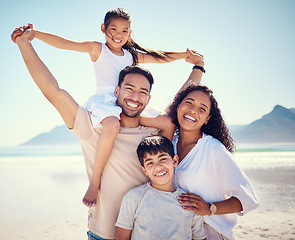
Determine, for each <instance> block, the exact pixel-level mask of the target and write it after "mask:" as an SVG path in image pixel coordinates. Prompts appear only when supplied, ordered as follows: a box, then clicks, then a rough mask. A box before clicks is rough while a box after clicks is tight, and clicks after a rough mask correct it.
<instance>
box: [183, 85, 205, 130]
mask: <svg viewBox="0 0 295 240" xmlns="http://www.w3.org/2000/svg"><path fill="white" fill-rule="evenodd" d="M210 109H211V102H210V98H209V96H208V95H207V94H206V93H203V92H201V91H192V92H190V93H189V94H188V95H187V96H186V97H185V98H184V99H183V100H182V102H181V103H180V104H179V105H178V107H177V119H178V122H179V125H180V129H182V130H190V131H199V130H201V127H202V126H203V125H204V124H207V122H208V121H209V119H210V115H209V114H210Z"/></svg>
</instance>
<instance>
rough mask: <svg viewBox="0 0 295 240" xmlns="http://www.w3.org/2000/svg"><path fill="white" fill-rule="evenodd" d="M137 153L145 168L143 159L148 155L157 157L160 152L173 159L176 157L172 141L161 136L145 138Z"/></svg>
mask: <svg viewBox="0 0 295 240" xmlns="http://www.w3.org/2000/svg"><path fill="white" fill-rule="evenodd" d="M136 152H137V157H138V160H139V162H140V164H141V166H143V167H144V164H143V159H144V158H145V156H146V154H150V155H155V154H157V153H159V152H165V153H168V154H169V155H170V156H171V158H173V157H174V155H175V153H174V149H173V144H172V143H171V141H170V140H169V139H168V138H166V137H163V136H159V135H156V136H149V137H146V138H144V139H143V140H142V141H141V142H140V143H139V145H138V147H137V150H136Z"/></svg>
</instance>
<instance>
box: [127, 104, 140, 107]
mask: <svg viewBox="0 0 295 240" xmlns="http://www.w3.org/2000/svg"><path fill="white" fill-rule="evenodd" d="M127 105H128V106H130V107H134V108H136V107H138V105H137V104H134V103H127Z"/></svg>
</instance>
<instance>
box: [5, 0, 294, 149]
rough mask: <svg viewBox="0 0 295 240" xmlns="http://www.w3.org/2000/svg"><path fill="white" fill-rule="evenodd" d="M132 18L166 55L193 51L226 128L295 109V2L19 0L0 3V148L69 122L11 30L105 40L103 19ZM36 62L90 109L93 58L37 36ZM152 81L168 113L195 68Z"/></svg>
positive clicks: (169, 66)
mask: <svg viewBox="0 0 295 240" xmlns="http://www.w3.org/2000/svg"><path fill="white" fill-rule="evenodd" d="M116 7H123V8H125V9H126V10H128V11H129V12H130V13H131V16H132V25H131V28H132V30H133V35H132V37H133V38H134V39H135V41H136V42H138V43H139V44H140V45H142V46H145V47H148V48H151V49H155V50H167V51H185V50H186V49H187V48H190V49H195V50H197V51H199V52H200V53H202V54H203V55H204V58H205V69H206V74H204V76H203V79H202V84H204V85H207V86H208V87H209V88H211V89H212V90H213V92H214V96H215V98H216V99H217V101H218V103H219V107H220V109H221V113H222V115H223V117H224V119H225V121H226V123H227V124H228V125H244V124H249V123H251V122H253V121H255V120H257V119H259V118H261V117H262V116H263V115H265V114H267V113H269V112H270V111H272V109H273V107H274V106H275V105H277V104H280V105H282V106H284V107H286V108H294V107H295V94H294V93H295V73H294V68H295V67H294V66H295V65H294V63H295V61H294V56H295V45H294V43H295V28H294V25H295V14H294V12H295V1H293V0H247V1H246V0H245V1H242V0H240V1H237V0H223V1H218V0H207V1H200V0H182V1H172V0H170V1H166V0H163V1H158V0H157V1H156V0H149V1H138V0H129V1H119V0H115V1H112V0H109V1H99V0H83V1H82V0H72V1H67V0H64V1H60V0H51V1H43V0H38V1H36V0H35V1H34V0H26V1H22V0H16V1H2V2H1V3H0V26H1V27H0V29H1V38H0V41H1V42H0V50H1V55H0V59H1V64H0V72H1V78H0V83H1V87H0V110H1V116H0V147H14V146H17V145H19V144H21V143H23V142H26V141H28V140H29V139H31V138H32V137H35V136H36V135H38V134H40V133H43V132H48V131H50V130H51V129H53V128H54V127H55V126H59V125H63V124H64V123H63V121H62V118H61V117H60V115H59V114H58V112H57V111H56V110H55V109H54V108H53V106H52V105H51V104H50V103H49V102H48V101H47V100H46V99H45V98H44V96H43V95H42V93H41V92H40V90H39V89H38V88H37V86H36V85H35V83H34V82H33V80H32V78H31V77H30V75H29V73H28V71H27V69H26V67H25V64H24V62H23V60H22V57H21V55H20V52H19V50H18V47H17V45H16V44H14V43H13V42H12V41H11V40H10V35H11V33H12V31H13V30H14V29H15V28H16V27H19V26H21V25H25V24H27V23H28V22H30V23H33V24H34V25H35V27H36V29H39V30H42V31H46V32H51V33H55V34H58V35H61V36H63V37H65V38H69V39H72V40H77V41H83V40H95V41H99V42H105V37H104V35H103V34H102V33H101V32H100V25H101V24H102V23H103V18H104V15H105V13H106V12H107V11H108V10H109V9H111V8H116ZM32 44H33V46H34V47H35V49H36V51H37V53H38V55H39V56H40V58H41V59H42V60H43V62H44V63H45V64H46V65H47V67H48V68H49V69H50V71H51V72H52V73H53V75H54V76H55V78H56V79H57V81H58V83H59V85H60V87H61V88H63V89H65V90H67V91H68V92H69V93H70V94H71V95H72V96H73V98H74V99H75V100H76V101H77V102H78V103H79V104H80V105H83V104H84V103H85V102H86V100H87V99H88V97H90V96H91V95H92V94H93V93H94V91H95V79H94V73H93V69H92V64H91V61H90V58H89V55H88V54H86V53H78V52H72V51H66V50H59V49H56V48H53V47H51V46H49V45H46V44H45V43H43V42H41V41H39V40H38V39H35V40H33V41H32ZM141 66H142V67H145V68H148V69H149V70H150V71H151V72H152V74H153V75H154V78H155V84H154V86H153V90H152V93H151V95H152V98H151V101H150V104H152V105H153V106H155V107H157V108H158V109H160V110H161V109H164V108H165V107H166V106H167V105H168V103H169V102H170V101H171V100H172V99H173V97H174V95H175V93H176V92H177V90H178V89H179V88H180V87H181V85H182V84H183V82H184V81H185V80H186V79H187V77H188V76H189V74H190V72H191V68H192V65H191V64H189V63H187V62H185V61H184V60H179V61H177V62H174V63H165V64H145V65H141Z"/></svg>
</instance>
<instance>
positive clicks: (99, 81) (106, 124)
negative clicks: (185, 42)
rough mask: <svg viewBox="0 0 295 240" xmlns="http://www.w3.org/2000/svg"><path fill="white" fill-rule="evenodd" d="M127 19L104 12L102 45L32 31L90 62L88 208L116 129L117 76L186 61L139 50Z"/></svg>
mask: <svg viewBox="0 0 295 240" xmlns="http://www.w3.org/2000/svg"><path fill="white" fill-rule="evenodd" d="M130 25H131V16H130V14H129V13H128V12H127V11H126V10H124V9H122V8H116V9H112V10H110V11H108V12H107V13H106V15H105V18H104V23H103V24H102V25H101V31H102V32H103V33H104V34H105V39H106V43H100V42H96V41H85V42H76V41H72V40H68V39H65V38H62V37H60V36H57V35H54V34H50V33H46V32H42V31H39V30H36V29H34V27H33V25H32V24H29V27H30V28H31V29H33V30H34V32H35V38H38V39H39V40H41V41H43V42H45V43H47V44H49V45H51V46H54V47H57V48H60V49H67V50H74V51H78V52H88V53H89V55H90V58H91V60H92V62H93V66H94V71H95V77H96V93H95V95H93V96H91V97H90V98H89V99H88V101H87V102H86V104H85V106H84V107H85V108H86V110H88V111H89V112H90V113H91V120H92V124H93V127H94V128H97V127H101V125H102V131H101V134H100V138H99V141H98V143H97V148H96V156H95V161H94V166H93V173H92V177H91V179H90V184H89V187H88V190H87V191H86V193H85V196H84V198H83V203H84V204H85V205H86V206H88V207H90V206H93V205H95V204H96V198H97V193H98V189H99V185H100V178H101V174H102V171H103V168H104V166H105V164H106V161H107V159H108V158H109V156H110V154H111V151H112V148H113V144H114V141H115V139H116V136H117V134H118V132H119V129H120V123H119V119H120V113H121V108H120V107H118V106H117V105H116V103H115V101H116V98H115V95H114V89H115V87H116V86H117V82H118V76H119V72H120V71H121V70H122V69H123V68H124V67H126V66H129V65H132V64H133V65H135V64H138V63H165V62H172V61H175V60H178V59H182V58H186V56H187V53H186V52H164V51H153V50H150V49H146V48H143V47H141V46H139V45H138V44H137V43H136V42H135V41H134V40H133V39H132V38H131V37H130V35H131V32H132V31H131V29H130Z"/></svg>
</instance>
